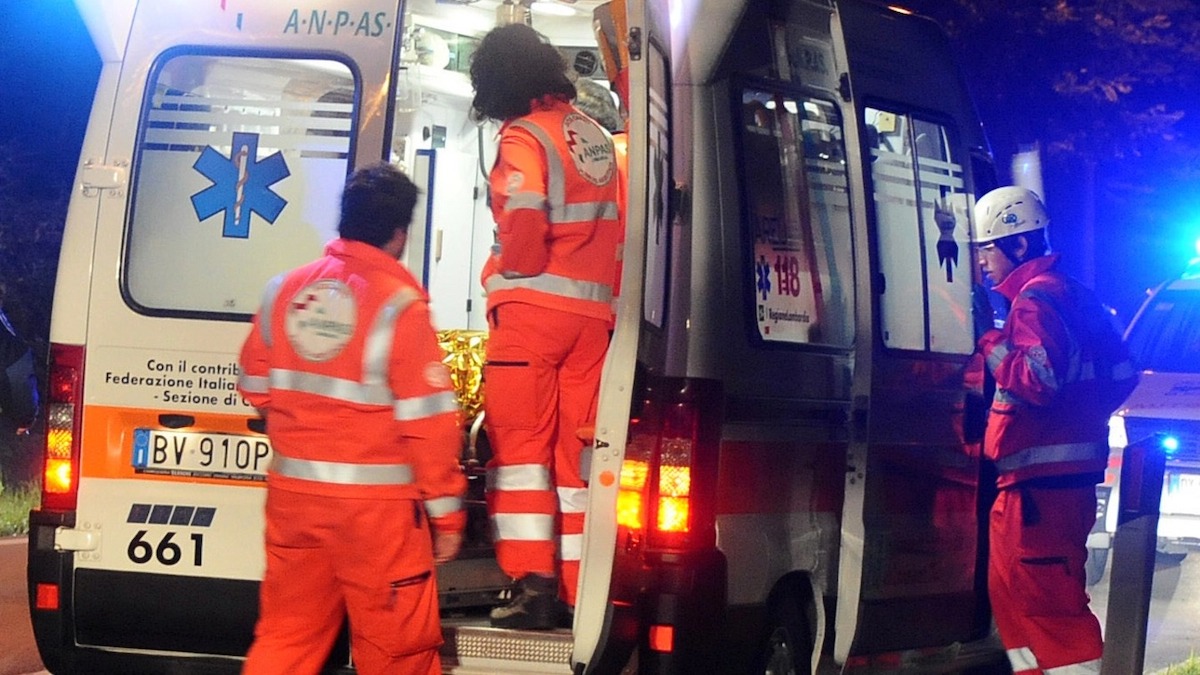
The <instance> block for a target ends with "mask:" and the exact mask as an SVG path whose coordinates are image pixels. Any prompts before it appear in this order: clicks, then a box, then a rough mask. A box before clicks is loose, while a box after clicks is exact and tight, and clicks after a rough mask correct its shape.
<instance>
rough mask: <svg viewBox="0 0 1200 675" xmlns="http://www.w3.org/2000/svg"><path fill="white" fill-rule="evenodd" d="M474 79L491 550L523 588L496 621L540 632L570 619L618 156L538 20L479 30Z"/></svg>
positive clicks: (604, 334)
mask: <svg viewBox="0 0 1200 675" xmlns="http://www.w3.org/2000/svg"><path fill="white" fill-rule="evenodd" d="M471 84H472V85H473V86H474V88H475V98H474V100H473V102H472V107H473V108H474V114H475V115H476V117H477V118H479V119H484V120H495V121H498V122H501V123H502V125H501V129H500V145H499V152H498V155H497V158H496V164H495V166H494V167H493V168H492V171H491V175H490V189H491V198H492V214H493V216H494V217H495V220H496V224H497V239H498V251H497V252H496V253H495V254H494V258H493V260H491V261H489V264H488V265H487V267H486V268H485V274H487V277H486V278H485V279H484V288H485V290H486V292H487V298H488V302H487V311H488V326H489V329H490V331H489V335H488V345H487V362H486V363H485V365H484V369H483V377H484V391H485V396H484V410H485V412H486V420H487V429H488V438H489V440H490V441H491V444H492V449H493V453H494V456H493V458H492V460H491V461H490V462H489V463H488V488H489V489H488V495H487V501H488V510H489V513H490V515H491V517H492V525H493V535H494V539H495V545H496V559H497V562H498V563H499V565H500V568H501V569H502V570H504V572H505V573H507V574H508V575H509V576H511V577H513V578H515V579H517V586H516V589H515V592H514V596H513V600H512V602H511V603H510V604H508V605H506V606H502V607H497V608H496V609H494V610H493V611H492V616H491V619H492V625H493V626H497V627H503V628H531V629H545V628H552V627H554V625H555V624H556V623H557V621H558V620H560V618H561V617H562V616H564V615H565V613H563V612H561V610H560V603H559V602H558V600H557V596H559V595H561V597H562V600H563V601H565V603H566V605H568V606H571V605H574V602H575V591H576V589H575V586H576V582H577V581H578V576H579V558H580V555H581V552H582V544H583V518H584V511H585V509H586V506H587V485H586V482H585V477H584V476H582V475H581V474H582V472H581V470H580V455H581V451H582V449H583V441H582V440H580V438H579V435H580V434H579V432H580V430H581V429H584V428H587V427H591V426H593V425H594V420H595V412H596V399H597V394H598V391H599V383H600V370H601V367H602V366H603V363H604V356H605V353H606V352H607V350H608V329H609V326H610V325H611V316H612V314H611V313H612V309H611V301H612V284H613V278H614V274H615V268H616V257H617V242H618V240H619V238H620V227H619V225H618V220H617V190H618V187H617V163H616V158H615V153H614V150H613V143H612V139H611V138H610V137H609V134H608V132H606V131H605V130H604V129H603V128H601V127H600V126H599V125H598V124H596V122H595V121H593V120H592V119H591V118H589V117H587V116H586V115H584V114H582V113H580V112H579V111H578V110H576V109H575V108H574V107H572V106H571V104H570V103H569V101H570V100H571V99H572V98H574V96H575V87H574V85H572V83H571V81H570V80H569V79H568V77H567V75H566V63H565V61H564V60H563V58H562V56H561V54H559V52H558V50H557V49H555V48H554V47H553V46H552V45H550V44H548V43H547V42H546V41H545V40H544V39H543V38H542V37H541V36H540V35H539V34H538V33H537V32H535V31H534V30H533V29H532V28H529V27H528V26H525V25H523V24H510V25H506V26H501V27H499V28H496V29H493V30H492V31H491V32H490V33H488V34H487V35H486V36H484V38H483V40H482V42H481V43H480V45H479V48H478V49H477V50H476V51H475V53H474V55H473V57H472V61H471ZM556 534H557V536H558V540H557V542H556V541H555V536H556ZM556 543H557V546H556ZM556 554H557V557H556ZM556 563H557V564H556ZM560 573H561V574H560ZM556 577H557V578H556Z"/></svg>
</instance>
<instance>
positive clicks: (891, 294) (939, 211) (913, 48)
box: [833, 0, 1000, 668]
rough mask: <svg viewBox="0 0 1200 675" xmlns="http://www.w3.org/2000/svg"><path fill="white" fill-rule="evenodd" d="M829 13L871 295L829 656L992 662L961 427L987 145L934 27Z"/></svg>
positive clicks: (966, 433) (881, 13)
mask: <svg viewBox="0 0 1200 675" xmlns="http://www.w3.org/2000/svg"><path fill="white" fill-rule="evenodd" d="M837 7H838V11H837V12H836V13H835V15H834V30H833V33H834V35H835V44H836V45H837V47H838V48H839V53H838V54H837V59H838V61H839V66H838V67H839V68H842V69H845V71H846V73H847V75H846V77H848V81H847V82H846V84H847V85H848V87H847V91H846V94H847V95H848V100H849V101H850V102H851V105H852V109H853V113H852V114H853V116H854V119H855V120H856V122H857V124H855V125H854V126H853V128H852V129H848V131H853V132H854V133H853V135H854V136H855V137H856V139H855V140H854V144H855V145H856V146H857V147H858V149H859V153H860V155H859V160H860V161H855V162H854V165H855V169H854V170H853V171H852V176H853V178H852V181H853V183H854V184H857V185H861V186H862V188H861V191H860V190H859V189H858V188H854V191H855V192H856V193H857V194H861V195H863V198H862V199H859V200H856V203H855V204H854V205H853V209H854V213H853V216H854V221H855V223H856V224H855V235H856V239H857V240H858V242H859V243H858V245H857V246H858V247H857V250H856V254H857V255H856V259H857V260H856V262H857V265H858V266H859V270H858V277H859V280H858V284H859V298H862V299H864V300H863V301H860V308H859V311H858V319H857V324H858V327H859V330H858V335H857V339H856V354H855V379H854V398H853V406H852V413H851V427H852V429H851V433H852V442H851V446H850V452H849V453H848V456H847V466H846V484H845V503H844V505H843V514H842V518H843V520H842V539H841V548H840V556H839V571H838V597H837V614H836V627H835V630H836V638H835V643H834V657H835V660H836V661H837V663H839V664H847V665H852V666H854V667H883V666H886V667H889V668H895V667H910V666H911V667H915V666H918V665H922V664H925V665H929V664H934V665H936V664H938V663H942V664H948V663H951V662H959V661H962V660H964V659H980V660H983V661H988V660H991V659H994V658H995V657H997V656H1000V654H999V653H998V652H996V651H995V650H994V649H990V648H988V647H987V646H986V645H984V644H983V642H984V641H985V640H986V638H987V637H988V635H989V632H990V615H989V613H988V606H987V600H986V588H985V581H986V576H985V575H984V574H983V570H984V565H985V563H986V557H985V548H984V546H985V544H986V539H985V537H986V531H985V530H984V529H983V528H982V527H981V523H986V521H982V520H981V511H980V509H981V506H982V505H983V500H984V497H981V490H983V491H984V492H983V494H984V495H986V487H985V486H986V485H987V483H986V482H985V479H984V478H983V476H982V471H983V468H982V462H981V458H980V445H979V441H980V438H978V435H979V433H980V430H979V428H978V425H973V424H971V423H970V422H969V421H968V420H969V419H978V416H979V415H980V414H982V413H981V408H980V405H981V400H980V399H979V398H978V397H972V396H970V395H969V387H968V383H969V382H970V380H971V378H970V376H971V373H972V372H973V371H972V367H973V364H974V363H975V362H974V361H973V360H972V353H973V351H974V335H973V324H972V320H971V316H972V305H971V298H972V284H973V281H972V280H973V278H974V277H973V275H972V266H973V260H972V259H971V253H970V241H969V217H970V205H971V204H972V203H973V198H972V194H973V192H974V188H975V185H976V182H977V180H984V179H977V178H976V177H975V175H974V174H975V173H977V172H980V169H981V168H983V167H982V165H979V164H978V161H977V158H978V157H981V156H984V153H986V148H987V144H986V140H985V139H984V138H983V136H982V128H981V125H980V123H979V121H978V118H977V116H976V113H975V110H974V106H973V104H972V102H971V100H970V99H969V97H968V95H967V92H966V89H965V87H964V85H963V79H962V76H961V74H960V73H959V71H958V69H957V66H956V64H955V61H954V59H953V55H952V50H950V48H949V45H948V44H947V40H946V37H945V35H944V34H943V33H942V32H941V30H940V29H939V28H938V27H937V26H936V25H935V24H934V23H933V22H931V21H928V20H925V19H922V18H919V17H913V16H909V15H907V14H905V13H901V12H897V11H895V10H893V9H891V8H885V7H883V6H882V5H873V4H869V3H865V2H852V1H849V0H847V1H844V2H839V3H837ZM850 135H851V134H850V133H848V134H847V136H848V137H849V136H850ZM973 159H975V160H976V161H973ZM863 244H865V247H864V246H863ZM976 647H978V649H976Z"/></svg>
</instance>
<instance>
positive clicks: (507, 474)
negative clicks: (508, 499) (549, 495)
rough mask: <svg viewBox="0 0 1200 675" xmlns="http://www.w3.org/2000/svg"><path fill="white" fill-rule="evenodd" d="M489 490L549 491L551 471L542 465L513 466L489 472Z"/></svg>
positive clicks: (497, 467)
mask: <svg viewBox="0 0 1200 675" xmlns="http://www.w3.org/2000/svg"><path fill="white" fill-rule="evenodd" d="M487 489H488V490H504V491H514V490H549V489H550V469H549V467H546V466H543V465H541V464H511V465H509V466H496V467H492V468H490V469H488V470H487Z"/></svg>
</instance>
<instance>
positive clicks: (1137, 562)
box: [1100, 434, 1166, 675]
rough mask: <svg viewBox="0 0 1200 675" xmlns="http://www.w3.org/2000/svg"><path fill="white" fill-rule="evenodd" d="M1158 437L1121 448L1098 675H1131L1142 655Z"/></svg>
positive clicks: (1158, 486) (1158, 476) (1157, 492)
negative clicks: (1102, 645)
mask: <svg viewBox="0 0 1200 675" xmlns="http://www.w3.org/2000/svg"><path fill="white" fill-rule="evenodd" d="M1163 438H1164V436H1163V435H1161V434H1156V435H1154V436H1151V437H1149V438H1146V439H1143V440H1141V441H1138V442H1137V443H1134V444H1132V445H1130V446H1128V447H1126V448H1125V453H1124V456H1123V457H1122V463H1121V484H1120V486H1119V490H1120V503H1119V504H1118V508H1119V509H1120V510H1119V511H1118V513H1117V531H1116V533H1115V534H1114V535H1113V546H1112V568H1111V570H1110V571H1109V586H1108V614H1107V617H1106V620H1105V632H1104V661H1103V665H1102V666H1101V670H1100V673H1101V675H1136V674H1137V673H1141V672H1142V668H1143V666H1144V662H1145V659H1146V626H1147V624H1148V623H1149V620H1150V591H1151V587H1152V585H1153V583H1154V552H1155V549H1156V548H1157V542H1158V506H1159V500H1160V499H1161V497H1162V485H1163V471H1165V469H1166V455H1165V454H1164V453H1163V445H1162V443H1163Z"/></svg>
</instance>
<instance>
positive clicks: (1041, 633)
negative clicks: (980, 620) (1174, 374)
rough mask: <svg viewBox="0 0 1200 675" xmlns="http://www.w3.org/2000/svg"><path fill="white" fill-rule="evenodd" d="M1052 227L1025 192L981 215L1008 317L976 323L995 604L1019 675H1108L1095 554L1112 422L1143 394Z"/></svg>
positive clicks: (984, 206) (979, 248) (991, 274)
mask: <svg viewBox="0 0 1200 675" xmlns="http://www.w3.org/2000/svg"><path fill="white" fill-rule="evenodd" d="M1048 224H1049V217H1048V216H1047V214H1046V210H1045V207H1044V206H1043V205H1042V202H1041V200H1040V199H1039V198H1038V196H1037V195H1036V194H1034V193H1033V192H1030V191H1029V190H1026V189H1025V188H1021V187H1002V188H998V189H996V190H992V191H991V192H989V193H987V194H986V195H984V196H983V197H982V198H980V200H979V201H978V202H977V203H976V205H975V223H974V226H975V231H974V234H975V236H974V239H975V245H976V256H977V259H978V262H979V266H980V268H981V269H982V271H983V272H984V274H986V275H987V276H988V278H990V279H991V280H992V282H993V283H994V284H996V290H997V291H998V292H999V293H1000V294H1001V295H1003V296H1004V297H1005V298H1006V299H1007V300H1008V301H1009V302H1011V303H1012V304H1011V307H1010V309H1009V312H1008V317H1007V319H1006V320H1005V322H1004V328H1003V329H998V328H989V327H988V326H989V324H991V316H990V315H989V316H983V317H976V318H977V319H984V320H983V321H980V324H981V327H982V328H984V332H983V334H982V335H981V336H980V338H979V353H980V354H981V355H982V356H983V357H984V359H985V360H986V363H987V368H988V370H989V371H990V372H991V373H992V375H993V376H994V377H995V381H996V391H995V394H994V396H993V399H992V405H991V411H990V412H989V414H988V422H987V430H986V434H985V436H984V454H985V455H986V456H987V458H988V459H990V460H992V461H993V462H994V463H995V466H996V470H997V472H998V478H997V481H996V486H997V487H998V488H999V494H998V496H997V497H996V501H995V503H994V504H993V505H992V511H991V520H990V528H991V529H990V538H989V542H990V543H989V547H990V555H989V559H988V593H989V596H990V598H991V601H992V612H993V614H994V616H995V619H996V628H997V630H998V632H999V633H1000V639H1001V641H1002V642H1003V643H1004V647H1005V649H1006V650H1007V653H1008V660H1009V663H1010V664H1011V665H1012V670H1013V673H1014V674H1015V675H1040V674H1041V673H1062V674H1063V675H1066V674H1067V673H1079V674H1082V673H1099V672H1100V656H1101V653H1102V651H1103V644H1102V643H1101V639H1100V624H1099V622H1098V621H1097V620H1096V617H1095V616H1094V615H1093V614H1092V612H1091V609H1090V608H1089V607H1088V597H1087V592H1086V591H1085V579H1084V562H1085V560H1086V558H1087V550H1086V542H1087V536H1088V532H1089V531H1091V529H1092V525H1093V524H1094V523H1095V522H1096V484H1097V483H1099V482H1100V481H1101V480H1103V478H1104V469H1105V467H1106V466H1107V464H1108V419H1109V416H1110V415H1111V414H1112V412H1113V411H1114V410H1115V409H1116V408H1117V406H1119V405H1120V404H1121V402H1122V401H1124V399H1125V397H1126V396H1128V395H1129V393H1130V392H1131V391H1132V390H1133V387H1134V385H1135V384H1137V372H1136V371H1135V370H1134V367H1133V364H1132V363H1131V362H1130V360H1129V353H1128V351H1127V350H1126V348H1125V345H1124V343H1122V342H1121V337H1120V335H1119V334H1118V333H1117V331H1116V330H1114V328H1113V326H1112V325H1111V323H1110V320H1109V317H1108V315H1107V314H1106V313H1105V311H1104V309H1103V307H1102V306H1101V305H1100V302H1099V301H1098V300H1097V299H1096V297H1095V296H1094V295H1093V294H1092V292H1091V291H1089V290H1088V289H1086V288H1084V287H1083V286H1082V285H1080V284H1079V282H1077V281H1075V280H1074V279H1071V278H1070V277H1068V276H1067V275H1065V274H1064V273H1063V272H1062V271H1061V270H1060V269H1059V266H1058V261H1059V257H1058V256H1057V255H1055V254H1051V253H1050V247H1049V243H1048V239H1047V237H1046V234H1045V230H1046V226H1047V225H1048ZM985 313H986V312H985Z"/></svg>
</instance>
